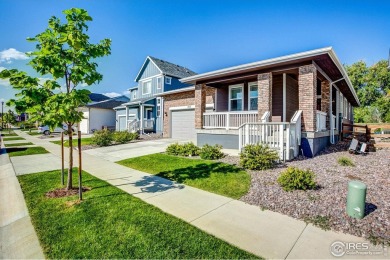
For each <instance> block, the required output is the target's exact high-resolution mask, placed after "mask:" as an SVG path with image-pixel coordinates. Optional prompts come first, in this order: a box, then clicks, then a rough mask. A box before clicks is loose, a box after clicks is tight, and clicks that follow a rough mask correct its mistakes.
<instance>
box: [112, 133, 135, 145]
mask: <svg viewBox="0 0 390 260" xmlns="http://www.w3.org/2000/svg"><path fill="white" fill-rule="evenodd" d="M137 138H138V133H130V132H127V131H119V132H114V134H113V139H114V141H115V142H117V143H120V144H125V143H128V142H130V141H133V140H135V139H137Z"/></svg>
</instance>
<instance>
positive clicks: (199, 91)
mask: <svg viewBox="0 0 390 260" xmlns="http://www.w3.org/2000/svg"><path fill="white" fill-rule="evenodd" d="M204 111H206V86H205V85H203V84H199V85H195V128H196V129H201V128H202V126H203V113H204Z"/></svg>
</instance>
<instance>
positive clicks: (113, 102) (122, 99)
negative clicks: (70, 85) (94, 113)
mask: <svg viewBox="0 0 390 260" xmlns="http://www.w3.org/2000/svg"><path fill="white" fill-rule="evenodd" d="M128 101H129V98H128V97H126V96H118V97H113V98H108V99H107V100H103V101H99V102H91V103H89V104H88V105H86V107H94V108H104V109H113V108H114V107H117V106H120V105H122V104H123V103H126V102H128Z"/></svg>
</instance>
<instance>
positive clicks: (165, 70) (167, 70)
mask: <svg viewBox="0 0 390 260" xmlns="http://www.w3.org/2000/svg"><path fill="white" fill-rule="evenodd" d="M148 60H150V61H151V62H152V63H153V64H154V65H156V67H157V68H158V69H159V70H160V72H161V73H162V74H164V75H167V76H172V77H176V78H179V79H181V78H185V77H190V76H193V75H196V73H195V72H193V71H192V70H190V69H188V68H185V67H183V66H180V65H177V64H173V63H171V62H168V61H165V60H161V59H157V58H154V57H151V56H148V57H146V59H145V62H144V64H143V65H142V67H141V69H140V70H139V72H138V74H137V77H136V78H135V81H137V80H138V79H139V77H140V76H141V71H142V70H143V68H144V67H145V65H146V63H147V61H148Z"/></svg>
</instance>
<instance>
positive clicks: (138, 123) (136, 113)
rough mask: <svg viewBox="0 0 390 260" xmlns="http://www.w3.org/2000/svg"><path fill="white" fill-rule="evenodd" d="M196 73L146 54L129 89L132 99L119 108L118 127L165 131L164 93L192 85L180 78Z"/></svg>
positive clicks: (117, 112) (146, 131)
mask: <svg viewBox="0 0 390 260" xmlns="http://www.w3.org/2000/svg"><path fill="white" fill-rule="evenodd" d="M193 75H196V73H195V72H193V71H191V70H189V69H187V68H185V67H182V66H179V65H176V64H173V63H170V62H167V61H164V60H160V59H157V58H153V57H151V56H148V57H146V60H145V62H144V64H143V65H142V66H141V69H140V70H139V72H138V74H137V76H136V78H135V82H136V83H137V85H136V86H135V87H132V88H130V89H129V91H130V101H129V102H127V103H124V104H122V105H121V106H119V107H116V108H115V110H116V129H117V130H118V131H124V130H127V131H139V132H140V133H141V134H142V133H149V132H154V133H161V134H162V133H163V132H164V129H163V128H164V106H163V102H164V101H163V97H162V96H161V95H162V94H164V93H166V92H171V91H175V90H178V89H181V88H186V87H188V86H190V85H189V84H186V83H182V82H180V81H179V79H181V78H185V77H190V76H193Z"/></svg>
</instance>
